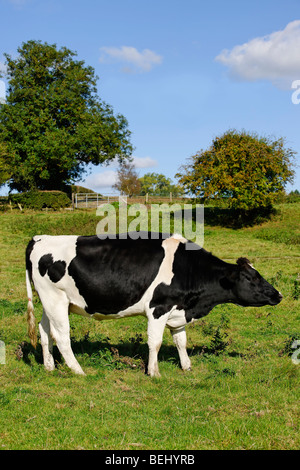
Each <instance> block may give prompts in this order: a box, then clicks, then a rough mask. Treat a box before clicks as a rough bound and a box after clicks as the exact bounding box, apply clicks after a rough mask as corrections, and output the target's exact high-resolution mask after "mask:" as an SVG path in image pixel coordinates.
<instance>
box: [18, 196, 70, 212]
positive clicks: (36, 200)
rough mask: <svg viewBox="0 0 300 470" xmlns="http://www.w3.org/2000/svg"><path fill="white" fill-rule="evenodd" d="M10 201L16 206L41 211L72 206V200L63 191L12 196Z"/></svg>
mask: <svg viewBox="0 0 300 470" xmlns="http://www.w3.org/2000/svg"><path fill="white" fill-rule="evenodd" d="M9 199H10V201H11V202H12V204H14V205H18V204H19V205H21V206H22V207H26V208H29V209H35V210H41V209H44V208H46V207H47V208H51V209H54V210H59V209H60V208H62V207H68V206H70V204H71V201H70V199H69V198H68V196H67V195H66V193H63V192H61V191H28V192H26V193H18V194H11V195H10V196H9Z"/></svg>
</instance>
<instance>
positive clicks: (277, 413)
mask: <svg viewBox="0 0 300 470" xmlns="http://www.w3.org/2000/svg"><path fill="white" fill-rule="evenodd" d="M278 209H279V213H278V214H277V215H276V217H274V218H273V219H272V220H271V221H269V222H265V223H264V224H262V225H260V226H254V227H249V228H244V229H238V230H233V229H229V228H222V227H219V226H214V225H207V226H206V227H205V229H206V230H205V248H206V249H208V250H210V251H212V252H213V253H214V254H216V255H217V256H220V257H221V258H222V259H225V260H228V261H230V262H233V263H234V262H235V260H236V259H237V258H238V257H239V256H247V257H248V258H249V259H250V260H251V262H252V263H254V265H255V267H257V269H258V270H259V271H260V272H261V274H263V275H264V277H265V278H266V279H268V280H269V281H270V282H272V283H273V284H274V285H275V286H276V287H277V288H278V289H279V290H280V291H281V292H282V293H283V295H284V299H283V301H282V302H281V304H280V305H278V306H276V307H267V306H266V307H262V308H248V309H243V308H241V307H238V306H234V305H224V306H218V307H216V308H215V309H214V310H213V311H212V312H211V313H210V314H209V315H208V316H207V317H205V318H203V319H202V320H199V321H198V322H196V323H194V324H192V325H189V326H188V327H187V335H188V352H189V354H190V356H191V361H192V367H193V369H192V371H191V372H188V373H184V372H182V371H181V370H180V368H179V361H178V356H177V351H176V348H175V347H174V345H173V343H172V339H171V335H170V334H169V332H168V331H166V332H165V335H164V340H163V344H162V347H161V351H160V354H159V365H160V372H161V375H162V377H161V378H159V379H157V378H155V379H151V378H149V377H148V376H146V375H145V372H144V370H145V364H146V363H147V356H148V349H147V344H146V342H147V337H146V327H147V326H146V321H145V319H144V318H143V317H135V318H129V319H122V320H118V321H106V322H96V321H93V320H89V319H84V318H81V317H78V316H75V315H73V316H71V317H70V323H71V337H72V346H73V350H74V353H75V355H76V357H77V359H78V361H79V363H80V364H81V365H82V367H83V368H84V370H85V372H86V373H87V375H86V376H85V377H78V376H75V375H73V374H72V373H71V372H70V370H69V369H68V368H67V367H66V366H65V364H64V361H63V360H62V359H61V357H60V354H59V352H58V350H57V349H56V348H55V360H56V364H57V368H56V370H55V371H54V372H52V373H49V372H46V371H45V370H44V367H43V365H42V352H41V347H40V345H38V347H37V350H36V351H35V350H34V349H33V348H32V347H31V345H30V344H29V340H28V337H27V325H26V318H25V315H24V313H25V310H26V289H25V282H24V281H25V276H24V250H25V247H26V245H27V242H28V241H29V239H30V238H31V236H33V235H34V234H38V233H49V234H74V233H78V234H94V233H95V227H96V224H97V221H98V219H97V218H96V216H95V212H94V211H93V212H92V211H89V212H85V211H78V212H74V213H73V212H40V213H35V212H31V211H25V212H23V213H21V212H17V211H12V212H7V213H2V214H1V215H0V218H1V229H0V259H1V263H0V293H1V296H0V340H2V341H4V342H5V345H6V364H0V449H3V450H5V449H107V450H109V449H124V450H127V449H128V450H143V449H157V450H164V449H168V450H175V449H176V450H187V449H189V450H195V449H274V450H275V449H277V450H279V449H298V448H299V445H300V439H299V398H300V393H299V378H300V365H297V364H294V363H293V362H292V360H291V353H292V350H291V348H290V347H288V345H289V344H290V342H291V339H295V338H299V339H300V304H299V302H300V300H299V298H298V299H297V298H296V296H295V281H296V279H297V276H298V273H299V271H300V268H299V266H300V252H299V244H297V241H295V240H297V236H299V219H300V204H286V205H282V206H279V207H278ZM34 303H35V312H36V318H37V321H39V320H40V318H41V314H42V308H41V304H40V302H39V300H38V298H37V296H36V295H35V297H34Z"/></svg>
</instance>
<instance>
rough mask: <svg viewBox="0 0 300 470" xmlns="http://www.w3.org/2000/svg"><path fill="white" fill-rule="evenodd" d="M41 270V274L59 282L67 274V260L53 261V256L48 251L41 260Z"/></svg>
mask: <svg viewBox="0 0 300 470" xmlns="http://www.w3.org/2000/svg"><path fill="white" fill-rule="evenodd" d="M39 272H40V275H41V276H45V274H46V273H48V276H49V278H50V280H51V281H52V282H58V281H60V280H61V278H62V277H63V276H64V275H65V272H66V262H65V261H53V256H52V255H51V254H50V253H48V254H47V255H44V256H42V257H41V259H40V260H39Z"/></svg>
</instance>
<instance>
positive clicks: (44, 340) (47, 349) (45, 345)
mask: <svg viewBox="0 0 300 470" xmlns="http://www.w3.org/2000/svg"><path fill="white" fill-rule="evenodd" d="M39 330H40V335H41V344H42V349H43V358H44V366H45V369H46V370H54V368H55V365H54V359H53V356H52V351H53V340H52V338H51V334H50V323H49V319H48V317H47V315H46V312H45V310H44V311H43V316H42V320H41V322H40V324H39Z"/></svg>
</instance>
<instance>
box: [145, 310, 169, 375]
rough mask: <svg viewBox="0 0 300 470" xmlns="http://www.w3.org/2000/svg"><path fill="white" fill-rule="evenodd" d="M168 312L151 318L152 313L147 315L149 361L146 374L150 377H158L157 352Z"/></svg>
mask: <svg viewBox="0 0 300 470" xmlns="http://www.w3.org/2000/svg"><path fill="white" fill-rule="evenodd" d="M167 319H168V314H165V315H163V316H161V317H160V318H153V316H152V314H150V315H149V316H148V330H147V332H148V346H149V361H148V372H147V373H148V375H150V377H160V373H159V369H158V352H159V350H160V347H161V343H162V338H163V333H164V329H165V326H166V323H167Z"/></svg>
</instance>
